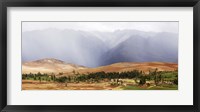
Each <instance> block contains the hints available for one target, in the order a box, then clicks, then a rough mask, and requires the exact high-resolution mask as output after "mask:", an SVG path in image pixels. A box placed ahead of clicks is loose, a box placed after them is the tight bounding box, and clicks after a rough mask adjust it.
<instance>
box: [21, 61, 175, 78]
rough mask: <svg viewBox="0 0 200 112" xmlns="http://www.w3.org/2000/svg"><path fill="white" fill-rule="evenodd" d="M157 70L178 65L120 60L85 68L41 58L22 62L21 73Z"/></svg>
mask: <svg viewBox="0 0 200 112" xmlns="http://www.w3.org/2000/svg"><path fill="white" fill-rule="evenodd" d="M156 68H157V69H158V71H174V70H177V69H178V65H177V64H176V63H164V62H142V63H139V62H138V63H137V62H120V63H115V64H111V65H107V66H100V67H97V68H86V67H84V66H80V65H74V64H70V63H65V62H63V61H60V60H56V59H48V58H47V59H41V60H36V61H31V62H26V63H23V65H22V73H38V72H40V73H47V74H49V75H51V73H54V74H55V75H59V73H63V74H62V75H64V76H68V75H75V74H74V73H80V74H87V73H93V72H102V71H104V72H124V71H132V70H140V71H144V72H148V71H149V70H155V69H156Z"/></svg>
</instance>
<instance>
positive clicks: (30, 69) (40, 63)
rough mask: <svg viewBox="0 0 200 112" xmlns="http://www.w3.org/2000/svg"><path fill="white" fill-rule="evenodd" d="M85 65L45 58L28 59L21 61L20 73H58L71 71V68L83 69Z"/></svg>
mask: <svg viewBox="0 0 200 112" xmlns="http://www.w3.org/2000/svg"><path fill="white" fill-rule="evenodd" d="M85 68H86V67H84V66H80V65H75V64H71V63H65V62H64V61H61V60H57V59H53V58H45V59H41V60H36V61H30V62H25V63H22V73H38V72H40V73H47V74H51V73H54V74H59V73H62V72H63V73H66V72H72V71H73V70H79V69H85Z"/></svg>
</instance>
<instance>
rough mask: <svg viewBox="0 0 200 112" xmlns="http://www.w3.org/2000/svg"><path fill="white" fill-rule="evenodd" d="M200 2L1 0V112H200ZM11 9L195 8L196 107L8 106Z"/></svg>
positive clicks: (194, 95) (169, 0)
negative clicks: (8, 49)
mask: <svg viewBox="0 0 200 112" xmlns="http://www.w3.org/2000/svg"><path fill="white" fill-rule="evenodd" d="M199 1H200V0H1V1H0V35H1V36H0V37H1V38H0V110H1V111H2V112H33V111H37V112H39V111H56V112H57V111H59V112H60V111H68V112H80V111H88V112H92V111H96V112H100V111H104V112H108V111H109V112H114V111H115V112H116V111H118V112H122V111H124V112H133V111H136V112H160V111H162V112H200V111H199V108H200V103H199V101H200V95H199V93H200V83H199V81H200V76H199V75H200V72H199V67H200V66H199V63H200V60H199V56H200V52H199V50H200V39H199V38H200V33H199V32H200V28H199V27H200V2H199ZM7 7H193V20H194V21H193V28H194V29H193V34H194V35H193V40H194V41H193V43H194V45H193V48H194V51H193V53H194V54H193V56H194V60H193V63H194V65H193V66H194V68H193V69H194V73H193V74H194V78H193V80H194V83H193V90H194V91H193V105H137V106H136V105H133V106H131V105H124V106H122V105H109V106H108V105H95V106H94V105H79V106H78V105H71V106H69V105H68V106H67V105H66V106H59V105H57V106H56V105H53V106H48V105H34V106H31V105H28V106H27V105H7Z"/></svg>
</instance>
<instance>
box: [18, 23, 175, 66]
mask: <svg viewBox="0 0 200 112" xmlns="http://www.w3.org/2000/svg"><path fill="white" fill-rule="evenodd" d="M43 58H55V59H59V60H62V61H65V62H67V63H73V64H77V65H83V66H87V67H98V66H103V65H108V64H112V63H117V62H152V61H160V62H175V63H178V22H23V23H22V61H23V62H27V61H33V60H38V59H43Z"/></svg>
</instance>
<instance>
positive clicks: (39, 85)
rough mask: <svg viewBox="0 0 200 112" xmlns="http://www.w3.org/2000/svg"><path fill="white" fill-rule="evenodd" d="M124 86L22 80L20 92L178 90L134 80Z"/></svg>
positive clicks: (175, 87) (171, 86)
mask: <svg viewBox="0 0 200 112" xmlns="http://www.w3.org/2000/svg"><path fill="white" fill-rule="evenodd" d="M124 81H125V82H126V83H124V85H119V86H115V85H111V84H110V82H99V83H87V82H79V83H57V82H46V81H42V82H40V81H35V80H23V81H22V90H178V86H177V85H162V86H155V85H154V86H144V85H143V86H138V85H135V84H134V80H130V79H124Z"/></svg>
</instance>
